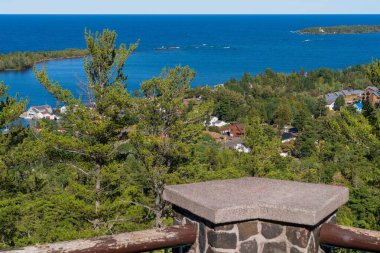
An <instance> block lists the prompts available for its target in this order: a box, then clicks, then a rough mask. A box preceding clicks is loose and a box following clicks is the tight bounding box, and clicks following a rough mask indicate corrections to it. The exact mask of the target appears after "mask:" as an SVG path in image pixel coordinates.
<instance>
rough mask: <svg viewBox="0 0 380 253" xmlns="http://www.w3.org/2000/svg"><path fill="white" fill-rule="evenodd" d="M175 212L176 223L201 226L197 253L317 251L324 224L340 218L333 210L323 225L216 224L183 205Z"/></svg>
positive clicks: (309, 252) (253, 221)
mask: <svg viewBox="0 0 380 253" xmlns="http://www.w3.org/2000/svg"><path fill="white" fill-rule="evenodd" d="M173 211H174V223H175V225H180V224H196V225H197V227H198V238H197V242H196V243H195V244H194V245H193V247H192V249H191V250H190V251H189V252H194V253H200V252H206V253H219V252H220V253H222V252H226V253H227V252H231V253H232V252H241V253H262V252H263V253H283V252H287V253H317V252H320V248H319V242H318V230H319V227H320V225H321V224H323V223H325V222H328V223H335V217H336V215H335V213H333V214H331V215H330V216H329V218H328V219H326V220H324V221H322V222H321V223H320V224H318V225H316V226H306V227H305V226H300V225H297V224H290V223H278V222H273V221H264V220H251V221H243V222H239V223H229V224H223V225H215V224H212V223H210V222H208V221H206V220H204V219H202V218H200V217H198V216H196V215H194V214H191V213H189V212H188V211H186V210H183V209H181V208H179V207H176V206H173Z"/></svg>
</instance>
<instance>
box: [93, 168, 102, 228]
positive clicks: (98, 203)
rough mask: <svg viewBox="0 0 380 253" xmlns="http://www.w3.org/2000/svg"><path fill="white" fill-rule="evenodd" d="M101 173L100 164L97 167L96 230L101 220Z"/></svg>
mask: <svg viewBox="0 0 380 253" xmlns="http://www.w3.org/2000/svg"><path fill="white" fill-rule="evenodd" d="M100 171H101V167H100V165H99V164H97V165H96V170H95V216H96V219H95V221H94V229H95V230H98V229H99V226H100V220H99V208H100Z"/></svg>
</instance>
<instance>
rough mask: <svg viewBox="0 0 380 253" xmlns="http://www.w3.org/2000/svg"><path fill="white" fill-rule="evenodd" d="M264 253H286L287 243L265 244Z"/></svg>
mask: <svg viewBox="0 0 380 253" xmlns="http://www.w3.org/2000/svg"><path fill="white" fill-rule="evenodd" d="M263 253H286V243H285V242H268V243H265V244H264V249H263Z"/></svg>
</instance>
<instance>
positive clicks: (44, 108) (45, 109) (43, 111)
mask: <svg viewBox="0 0 380 253" xmlns="http://www.w3.org/2000/svg"><path fill="white" fill-rule="evenodd" d="M20 117H21V118H24V119H49V120H57V119H59V117H58V116H57V115H55V114H54V113H53V108H52V107H51V106H50V105H40V106H32V107H30V108H29V110H27V111H26V112H24V113H23V114H21V116H20Z"/></svg>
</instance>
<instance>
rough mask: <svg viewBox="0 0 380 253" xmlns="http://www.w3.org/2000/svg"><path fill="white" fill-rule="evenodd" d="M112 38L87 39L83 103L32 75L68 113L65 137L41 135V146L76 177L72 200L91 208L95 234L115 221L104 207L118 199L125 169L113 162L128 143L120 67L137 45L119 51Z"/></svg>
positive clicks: (128, 108) (128, 106)
mask: <svg viewBox="0 0 380 253" xmlns="http://www.w3.org/2000/svg"><path fill="white" fill-rule="evenodd" d="M116 38H117V35H116V33H115V32H114V31H110V30H104V31H103V32H102V33H98V32H97V33H95V34H93V33H91V32H86V33H85V40H86V45H87V50H88V53H89V56H88V57H86V58H85V59H84V69H85V72H86V76H87V80H86V82H85V84H84V90H85V91H86V98H85V99H84V100H82V99H78V98H75V97H74V95H73V94H72V93H71V92H70V91H68V90H64V89H62V87H61V86H60V85H59V84H58V83H54V82H52V81H51V80H50V79H49V78H48V75H47V71H46V69H45V68H42V69H41V70H37V69H36V68H35V69H34V71H35V75H36V77H37V79H38V81H39V82H40V83H41V84H42V85H43V86H44V87H45V88H46V89H47V90H48V91H49V92H50V93H51V94H52V95H54V96H55V97H56V99H57V100H59V101H60V102H62V103H64V104H65V105H66V106H67V108H68V109H67V113H66V114H65V115H64V122H63V123H62V125H63V127H64V129H65V132H63V133H62V132H58V131H42V133H41V136H40V138H41V141H43V142H45V143H46V144H47V146H48V150H49V155H50V158H51V159H53V160H54V161H56V162H57V163H62V164H64V166H65V167H67V169H72V170H75V171H76V178H77V179H76V184H77V193H76V195H77V196H79V197H80V198H84V199H87V200H89V201H91V202H92V203H93V206H94V211H93V215H92V217H90V218H89V220H90V221H91V223H92V224H93V227H94V229H96V230H98V229H100V227H101V225H102V224H107V222H108V220H109V219H114V218H115V216H117V213H112V214H111V215H110V216H111V217H107V215H106V214H107V211H108V210H107V209H108V207H103V206H102V204H103V203H109V201H108V200H113V199H115V198H116V197H117V196H118V195H120V189H119V186H120V185H118V182H120V181H118V180H121V178H120V171H121V168H122V166H123V165H122V162H120V161H118V159H117V155H118V149H119V147H120V146H121V145H122V144H124V143H125V142H126V141H127V130H126V129H127V128H128V126H130V124H131V123H132V121H133V116H132V114H133V112H132V108H133V107H132V101H131V97H130V95H129V94H128V92H127V90H126V83H125V82H126V79H127V78H126V76H125V75H124V74H123V67H124V65H125V62H126V60H127V58H128V56H129V55H130V54H131V53H132V52H133V51H134V50H135V49H136V47H137V43H136V44H132V45H130V47H129V48H127V47H126V46H125V44H121V45H120V46H119V47H117V46H116ZM115 180H116V181H115ZM111 202H112V201H111ZM124 213H125V211H124Z"/></svg>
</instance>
